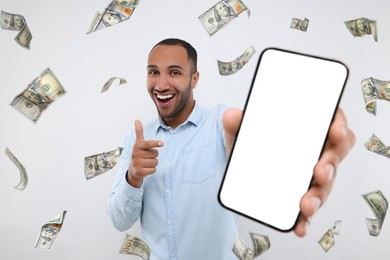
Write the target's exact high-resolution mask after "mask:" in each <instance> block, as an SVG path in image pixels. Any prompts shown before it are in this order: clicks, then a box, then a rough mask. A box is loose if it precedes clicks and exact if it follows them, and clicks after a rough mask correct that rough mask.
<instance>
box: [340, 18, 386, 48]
mask: <svg viewBox="0 0 390 260" xmlns="http://www.w3.org/2000/svg"><path fill="white" fill-rule="evenodd" d="M344 24H345V26H347V28H348V30H349V31H350V32H351V33H352V35H353V36H354V37H361V36H363V35H372V36H373V37H374V40H375V41H376V42H377V41H378V33H377V26H376V20H371V19H367V18H364V17H362V18H358V19H354V20H350V21H345V22H344Z"/></svg>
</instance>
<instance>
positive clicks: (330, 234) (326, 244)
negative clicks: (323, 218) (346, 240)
mask: <svg viewBox="0 0 390 260" xmlns="http://www.w3.org/2000/svg"><path fill="white" fill-rule="evenodd" d="M340 229H341V220H336V221H335V222H333V226H332V228H331V229H328V230H327V231H326V232H325V234H324V235H323V236H322V237H321V238H320V240H318V244H319V245H320V246H321V247H322V249H324V251H325V252H328V251H329V250H330V249H331V248H332V247H333V246H334V245H335V240H334V235H340Z"/></svg>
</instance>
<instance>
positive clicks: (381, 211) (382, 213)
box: [362, 190, 389, 236]
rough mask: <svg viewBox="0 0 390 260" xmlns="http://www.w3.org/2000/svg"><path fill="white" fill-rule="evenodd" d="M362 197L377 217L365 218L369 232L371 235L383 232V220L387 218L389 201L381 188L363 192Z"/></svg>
mask: <svg viewBox="0 0 390 260" xmlns="http://www.w3.org/2000/svg"><path fill="white" fill-rule="evenodd" d="M362 197H363V198H364V200H365V201H366V202H367V204H368V205H369V206H370V208H371V210H372V212H373V213H374V215H375V217H376V219H372V218H365V220H366V224H367V228H368V232H369V233H370V235H371V236H378V235H379V234H380V232H381V229H382V225H383V221H384V220H385V217H386V213H387V209H388V206H389V204H388V202H387V199H386V198H385V196H384V195H383V193H382V192H381V191H380V190H376V191H373V192H369V193H366V194H362Z"/></svg>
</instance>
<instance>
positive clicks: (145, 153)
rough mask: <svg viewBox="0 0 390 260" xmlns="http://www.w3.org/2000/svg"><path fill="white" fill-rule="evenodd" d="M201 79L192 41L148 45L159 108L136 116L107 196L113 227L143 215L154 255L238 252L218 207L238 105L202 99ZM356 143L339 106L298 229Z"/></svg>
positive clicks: (228, 219)
mask: <svg viewBox="0 0 390 260" xmlns="http://www.w3.org/2000/svg"><path fill="white" fill-rule="evenodd" d="M198 80H199V72H198V70H197V52H196V50H195V49H194V48H193V47H192V46H191V45H190V44H189V43H187V42H185V41H183V40H180V39H165V40H163V41H161V42H159V43H157V44H156V45H155V46H154V47H153V48H152V50H151V51H150V53H149V57H148V65H147V90H148V92H149V94H150V97H151V99H152V100H153V102H154V103H155V106H156V108H157V111H158V114H159V116H158V118H157V119H156V120H155V121H154V122H151V123H149V124H146V125H145V126H143V125H142V123H141V122H140V121H139V120H136V121H135V124H134V130H133V131H131V132H130V134H129V135H128V136H127V137H126V139H125V144H124V150H123V152H122V155H121V158H120V160H119V162H118V165H119V171H118V174H117V177H116V179H115V182H114V185H113V188H112V191H111V193H110V195H109V198H108V200H107V212H108V214H109V216H110V218H111V220H112V222H113V224H114V226H115V227H116V228H117V229H118V230H120V231H125V230H127V229H129V228H130V227H132V226H133V224H134V223H135V222H136V221H137V220H138V219H139V218H140V222H141V231H142V235H143V237H144V239H145V240H146V241H147V243H148V245H149V247H150V249H151V252H152V255H151V259H159V260H162V259H186V260H187V259H189V260H191V259H204V260H208V259H210V260H214V259H218V260H225V259H236V256H235V255H234V253H233V251H232V248H233V245H234V241H235V239H236V234H237V220H238V216H237V215H236V214H234V213H232V212H230V211H228V210H226V209H224V208H222V206H221V205H220V204H219V203H218V199H217V194H218V191H219V188H220V184H221V181H222V178H223V175H224V172H225V167H226V163H227V158H228V156H229V154H230V150H231V147H232V144H233V142H234V138H235V136H236V133H237V130H238V128H239V125H240V122H241V117H242V112H241V111H240V110H239V109H236V108H228V107H227V106H224V105H217V106H215V107H214V108H204V107H202V106H200V105H199V103H198V102H195V99H194V96H193V90H194V88H195V87H196V86H197V83H198ZM353 143H354V135H353V133H352V132H351V130H349V129H348V128H347V127H346V120H345V117H344V115H343V113H342V111H341V110H339V112H338V113H337V115H336V119H335V122H334V123H333V124H332V127H331V130H330V134H329V140H328V145H327V147H326V149H325V151H324V153H323V156H322V157H321V159H320V161H319V162H318V163H317V165H316V168H315V172H314V179H315V181H314V185H313V187H312V188H311V189H310V190H309V191H308V192H307V194H305V195H304V197H303V198H302V202H301V210H302V216H301V219H300V220H299V222H298V225H297V227H296V228H295V230H294V231H295V233H296V234H297V235H299V236H303V235H305V233H306V226H307V223H308V219H309V218H310V217H311V216H312V215H313V214H314V213H315V212H316V210H317V209H318V208H319V207H320V205H321V204H322V203H323V201H324V200H325V199H326V196H327V194H328V193H329V192H330V190H331V188H332V184H333V180H334V178H335V168H336V167H337V165H338V163H339V162H340V161H341V160H342V158H344V156H345V155H346V154H347V153H348V151H349V150H350V149H351V147H352V145H353ZM258 206H259V207H261V205H258Z"/></svg>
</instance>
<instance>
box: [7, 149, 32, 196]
mask: <svg viewBox="0 0 390 260" xmlns="http://www.w3.org/2000/svg"><path fill="white" fill-rule="evenodd" d="M5 154H6V155H7V156H8V158H9V159H10V160H11V161H12V162H13V163H14V164H15V165H16V167H17V168H18V169H19V173H20V181H19V184H18V185H16V186H15V189H18V190H24V189H25V188H26V186H27V183H28V176H27V172H26V168H24V166H23V164H22V163H21V162H20V161H19V160H18V158H16V156H15V155H14V154H13V153H12V152H11V151H10V149H8V147H7V148H5Z"/></svg>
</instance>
